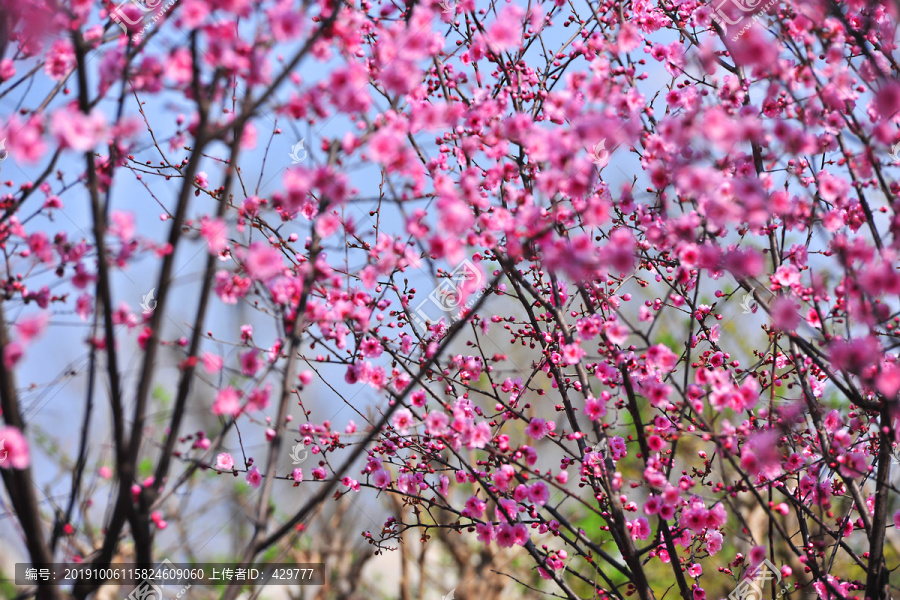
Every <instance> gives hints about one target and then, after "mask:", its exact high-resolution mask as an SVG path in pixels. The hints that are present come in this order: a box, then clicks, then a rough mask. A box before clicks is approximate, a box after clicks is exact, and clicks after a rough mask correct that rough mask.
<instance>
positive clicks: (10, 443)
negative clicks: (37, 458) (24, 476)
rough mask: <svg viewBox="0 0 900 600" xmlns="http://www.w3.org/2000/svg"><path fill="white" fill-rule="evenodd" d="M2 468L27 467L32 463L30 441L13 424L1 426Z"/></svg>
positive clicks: (0, 461) (0, 465) (0, 463)
mask: <svg viewBox="0 0 900 600" xmlns="http://www.w3.org/2000/svg"><path fill="white" fill-rule="evenodd" d="M0 441H2V442H3V444H2V447H0V458H3V460H0V468H3V469H27V468H28V466H29V465H30V464H31V458H30V453H29V449H28V441H27V440H26V439H25V436H24V435H22V432H21V431H20V430H19V429H17V428H15V427H12V426H6V427H0Z"/></svg>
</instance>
